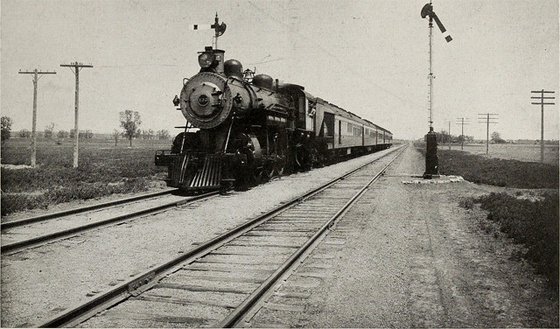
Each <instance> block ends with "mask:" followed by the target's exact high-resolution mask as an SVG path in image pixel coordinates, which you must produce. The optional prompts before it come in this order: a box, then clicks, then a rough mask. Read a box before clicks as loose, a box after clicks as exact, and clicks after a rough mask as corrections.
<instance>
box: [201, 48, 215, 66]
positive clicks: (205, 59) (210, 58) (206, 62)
mask: <svg viewBox="0 0 560 329" xmlns="http://www.w3.org/2000/svg"><path fill="white" fill-rule="evenodd" d="M213 62H214V54H212V53H206V52H205V53H202V54H200V55H198V64H199V65H200V67H202V68H203V69H207V68H209V67H210V66H212V63H213Z"/></svg>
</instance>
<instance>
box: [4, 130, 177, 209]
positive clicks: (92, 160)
mask: <svg viewBox="0 0 560 329" xmlns="http://www.w3.org/2000/svg"><path fill="white" fill-rule="evenodd" d="M29 144H30V141H29V140H26V139H10V140H8V141H7V142H6V143H5V144H4V145H2V182H1V184H2V185H1V186H2V215H6V214H9V213H12V212H15V211H20V210H24V209H32V208H45V207H47V206H48V205H49V204H55V203H60V202H67V201H71V200H77V199H91V198H96V197H101V196H105V195H110V194H113V193H134V192H139V191H145V190H147V189H148V188H149V187H150V186H151V185H152V184H153V181H161V180H162V178H163V177H164V174H163V173H164V172H165V168H161V167H156V166H155V165H154V154H155V151H156V150H158V149H169V147H170V144H171V142H170V141H156V140H137V141H133V147H132V148H128V142H127V141H124V140H122V141H119V144H118V146H116V147H115V145H114V141H112V140H84V141H81V143H80V152H79V155H80V157H79V167H78V168H72V163H73V144H72V142H71V141H69V140H67V141H65V142H62V143H61V144H60V145H58V144H57V143H56V142H55V141H54V140H40V141H39V143H38V145H37V165H38V166H37V167H36V168H25V167H24V166H21V165H29V164H30V155H31V148H30V145H29ZM6 165H20V166H19V167H24V168H20V169H8V168H13V167H12V166H6ZM16 167H18V166H16Z"/></svg>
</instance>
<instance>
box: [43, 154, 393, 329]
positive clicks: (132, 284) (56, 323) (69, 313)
mask: <svg viewBox="0 0 560 329" xmlns="http://www.w3.org/2000/svg"><path fill="white" fill-rule="evenodd" d="M397 150H399V149H395V151H397ZM403 150H404V147H403V148H402V150H400V152H399V153H398V154H397V155H396V156H395V159H396V158H397V157H398V155H400V154H401V153H402V151H403ZM393 152H394V151H393ZM393 152H390V153H388V154H391V153H393ZM388 154H387V155H388ZM375 161H378V159H376V160H373V161H371V162H368V163H366V164H364V165H362V166H360V167H359V168H356V169H354V170H351V171H349V172H347V173H346V174H344V175H342V176H340V177H338V178H335V179H333V180H331V181H329V182H328V183H326V184H323V185H322V186H320V187H318V188H315V189H313V190H312V191H309V192H307V193H305V194H303V195H301V196H298V197H295V198H293V199H291V200H290V201H288V202H286V203H283V204H281V205H280V206H279V207H277V208H275V209H272V210H270V211H268V212H266V213H264V214H262V215H260V216H258V217H256V218H254V219H251V220H249V221H247V222H245V223H243V224H241V225H239V226H237V227H235V228H233V229H232V230H230V231H228V232H226V233H224V234H222V235H219V236H217V237H215V238H213V239H212V240H209V241H207V242H206V243H204V244H201V245H199V246H197V247H195V248H193V249H191V250H190V251H188V252H185V253H183V254H181V255H180V256H178V257H176V258H174V259H172V260H170V261H169V262H167V263H165V264H162V265H160V266H158V267H156V268H153V269H150V270H148V271H146V272H144V273H141V274H139V275H136V276H135V277H133V278H132V279H131V280H129V281H127V282H124V283H121V284H120V285H118V286H115V287H114V288H113V289H111V290H110V291H107V292H105V293H104V294H101V295H99V296H98V297H96V298H94V299H92V300H90V301H88V302H86V303H84V304H80V305H77V306H75V307H73V308H69V309H68V310H66V311H64V312H62V313H60V314H59V315H57V316H55V317H54V318H52V319H50V320H48V321H47V322H45V323H42V324H40V325H38V326H39V327H61V326H65V327H66V326H73V325H77V324H79V323H81V322H83V321H85V320H87V319H88V318H90V317H92V316H94V315H95V314H97V313H98V312H100V311H102V310H106V309H108V308H110V307H112V306H114V305H116V304H118V303H120V302H122V301H124V300H126V299H128V298H130V297H132V296H138V295H140V294H141V293H142V292H144V291H146V290H148V289H150V288H152V287H154V286H155V285H156V284H157V283H158V281H159V280H160V279H162V278H163V277H164V276H166V275H168V274H169V273H172V272H174V271H176V270H178V269H180V268H181V267H182V266H183V265H184V264H185V263H192V262H194V261H195V260H197V259H199V258H201V257H203V256H206V255H208V254H210V253H211V252H212V251H214V250H216V249H218V248H220V247H222V246H224V245H225V244H227V243H229V242H231V241H232V240H234V239H236V238H238V237H240V236H242V235H243V234H245V233H247V232H249V231H250V230H252V229H254V228H256V227H257V226H259V225H261V224H263V223H265V222H267V221H269V220H270V219H272V218H274V217H275V216H277V215H279V214H280V213H283V212H284V211H286V210H288V209H289V208H292V207H294V206H296V205H298V204H300V203H301V202H303V201H305V200H307V199H310V198H311V197H313V196H315V195H318V194H319V193H321V192H323V191H324V190H326V189H328V188H329V187H331V186H333V185H334V184H336V183H337V182H339V181H341V180H344V179H345V178H347V177H348V176H350V175H352V174H354V173H356V172H357V171H359V170H360V169H362V168H364V167H366V166H368V165H370V164H371V163H373V162H375ZM392 161H394V159H393V160H391V162H392ZM391 162H390V163H391ZM390 163H389V164H387V165H386V166H385V167H384V168H383V169H382V170H380V171H379V173H378V174H377V175H375V177H374V178H372V179H371V180H370V181H369V182H368V183H367V184H366V186H364V187H363V188H362V189H361V190H360V191H359V192H358V193H357V194H356V195H355V196H354V197H353V198H352V200H350V201H348V202H346V204H345V206H344V207H343V208H342V209H340V210H339V211H337V213H336V214H335V216H333V217H332V218H331V219H330V220H329V221H327V222H326V223H324V225H322V226H321V228H320V230H319V231H318V232H317V233H315V234H314V235H313V236H312V237H311V239H310V240H309V241H308V242H307V243H305V244H304V245H303V246H301V247H300V248H299V249H297V251H296V252H295V253H294V254H293V255H292V256H290V258H289V259H288V260H287V261H286V262H284V264H283V265H281V267H279V268H278V270H276V271H275V272H274V274H273V275H271V276H270V277H269V278H268V279H267V280H266V281H265V282H264V283H262V284H261V285H260V287H259V288H258V289H257V290H256V291H254V292H253V293H252V294H251V295H250V297H249V298H247V299H246V300H245V301H244V302H243V303H242V304H241V305H239V306H238V307H237V308H236V309H235V311H234V312H232V313H231V314H230V315H229V316H228V317H227V318H226V319H225V320H223V321H222V322H221V323H220V324H219V325H220V326H224V327H228V326H232V325H234V324H235V323H237V322H238V321H239V319H240V318H242V316H243V315H244V314H245V313H246V312H247V311H248V310H249V309H251V307H252V306H253V305H254V304H255V302H256V301H258V299H259V298H260V297H261V296H263V294H264V293H265V292H266V290H268V289H270V288H271V287H273V285H274V283H275V282H276V280H277V279H278V278H279V277H281V275H282V274H283V273H284V272H285V271H286V269H289V268H290V267H291V266H293V265H294V264H295V263H297V260H298V259H299V258H300V257H301V255H302V254H303V253H305V251H306V250H307V249H308V248H309V247H310V246H312V245H313V244H314V242H316V241H317V239H318V238H319V237H320V236H321V235H322V234H325V233H326V232H327V230H328V228H329V227H330V226H331V225H332V224H333V223H334V221H335V220H336V219H338V218H339V217H340V216H341V215H342V214H344V213H345V212H346V210H347V209H348V208H349V207H350V206H351V205H352V204H353V202H355V201H356V200H357V199H358V198H359V197H360V196H361V194H363V193H364V191H365V190H366V189H367V188H368V187H369V185H371V184H372V183H373V182H374V181H375V180H377V179H378V178H379V176H380V175H382V174H383V173H384V171H385V170H386V168H387V167H388V166H389V165H390Z"/></svg>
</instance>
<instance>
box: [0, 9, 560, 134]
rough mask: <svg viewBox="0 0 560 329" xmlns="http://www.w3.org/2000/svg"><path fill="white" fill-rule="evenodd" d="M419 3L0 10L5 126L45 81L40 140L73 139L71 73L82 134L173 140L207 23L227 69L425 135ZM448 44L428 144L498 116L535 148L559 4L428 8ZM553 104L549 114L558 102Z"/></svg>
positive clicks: (443, 45) (554, 84) (27, 124)
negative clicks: (537, 94)
mask: <svg viewBox="0 0 560 329" xmlns="http://www.w3.org/2000/svg"><path fill="white" fill-rule="evenodd" d="M426 2H428V0H421V1H420V0H362V1H350V0H348V1H339V0H336V1H335V0H290V1H289V0H275V1H268V0H251V1H247V0H223V1H201V0H192V1H191V0H180V1H179V0H89V1H84V0H44V1H38V0H34V1H30V0H2V2H1V8H0V9H1V57H0V58H1V61H0V70H1V79H0V83H1V85H0V92H1V94H0V98H1V102H0V105H1V108H0V111H1V113H2V116H9V117H10V118H12V120H13V122H14V123H13V126H12V129H13V130H15V131H17V130H20V129H28V130H31V121H32V109H33V83H32V76H31V75H23V74H18V71H19V70H24V71H27V70H33V69H35V68H37V69H39V70H44V71H56V72H57V74H56V75H43V76H42V77H41V79H40V80H39V86H38V116H37V129H38V130H43V129H44V128H45V127H46V126H47V125H49V124H51V123H54V124H55V131H58V130H70V129H72V128H73V126H74V90H75V77H74V74H73V73H72V71H71V69H70V68H66V67H60V65H61V64H68V63H70V62H75V61H77V62H82V63H87V64H92V65H93V68H84V69H82V70H81V71H80V103H79V109H80V118H79V122H80V124H79V127H80V130H85V129H89V130H92V131H93V132H96V133H110V132H112V131H113V130H114V129H118V128H119V112H120V111H124V110H135V111H138V112H139V113H140V115H141V118H142V125H141V127H140V128H141V129H146V130H147V129H153V130H154V131H156V130H160V129H167V130H169V131H170V132H171V133H172V135H174V134H175V133H177V132H179V130H178V129H176V128H174V127H176V126H182V125H184V118H183V116H182V115H181V113H180V111H177V110H175V107H174V106H173V104H172V99H173V97H174V96H175V95H177V94H179V93H180V91H181V87H182V81H183V78H185V77H191V76H192V75H194V74H196V73H197V72H198V70H199V67H198V62H197V52H198V51H201V50H203V49H204V46H209V45H211V44H212V36H213V31H212V30H199V31H192V30H190V29H189V26H190V25H191V24H211V23H213V21H214V16H215V14H216V12H217V13H218V15H219V18H220V21H223V22H225V23H226V24H227V30H226V32H225V33H224V35H223V36H221V37H220V38H219V41H218V46H219V48H221V49H223V50H225V51H226V56H225V57H226V59H230V58H235V59H237V60H239V61H241V63H242V64H243V65H244V68H251V69H255V68H256V71H257V74H258V73H266V74H269V75H271V76H272V77H274V78H278V79H280V80H281V81H285V82H290V83H296V84H299V85H303V86H305V90H306V91H308V92H309V93H311V94H313V95H315V96H318V97H321V98H323V99H325V100H327V101H329V102H331V103H334V104H336V105H338V106H340V107H342V108H344V109H346V110H348V111H350V112H353V113H355V114H357V115H359V116H361V117H363V118H365V119H369V120H371V121H372V122H374V123H376V124H378V125H380V126H382V127H384V128H386V129H389V130H390V131H392V132H393V134H394V136H395V138H402V139H415V138H420V137H422V136H423V135H424V134H425V133H427V132H428V127H429V124H428V117H429V111H428V93H429V88H428V72H429V69H428V67H429V66H428V59H429V56H428V53H429V52H428V49H429V47H428V40H429V38H428V20H427V19H422V18H421V16H420V10H421V8H422V7H423V6H424V5H425V4H426ZM433 6H434V11H435V12H436V14H437V15H438V16H439V18H440V19H441V21H442V22H443V24H444V25H445V27H446V28H447V30H448V33H449V34H451V36H452V37H453V41H452V42H450V43H447V42H446V41H445V39H444V35H443V34H442V33H440V31H439V30H438V29H437V28H434V29H433V33H434V35H433V72H434V75H435V80H434V85H433V88H434V89H433V121H434V124H433V125H434V129H435V130H436V131H441V130H446V131H447V130H448V129H449V126H451V133H452V134H453V135H458V134H460V131H461V127H460V125H458V124H457V122H458V121H459V120H458V118H468V119H469V120H468V121H469V122H470V123H469V124H468V125H465V127H464V129H465V131H464V133H465V135H469V136H474V137H475V138H478V139H484V138H486V125H485V124H483V123H479V122H478V116H479V114H480V113H494V114H497V118H498V119H497V122H498V123H497V124H494V125H491V127H490V133H492V132H494V131H497V132H499V133H500V135H501V136H502V138H505V139H525V138H526V139H540V133H541V110H540V106H537V105H531V91H532V90H541V89H545V90H553V91H555V92H556V93H555V94H554V96H555V97H558V84H559V54H558V51H559V30H558V17H559V16H558V14H559V9H558V1H557V0H472V1H470V0H469V1H457V0H433ZM555 102H556V104H558V103H557V101H555ZM558 122H559V119H558V105H553V106H547V107H545V127H544V129H545V139H558V134H559V133H558Z"/></svg>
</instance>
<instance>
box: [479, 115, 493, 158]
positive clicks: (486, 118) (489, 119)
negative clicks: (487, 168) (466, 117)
mask: <svg viewBox="0 0 560 329" xmlns="http://www.w3.org/2000/svg"><path fill="white" fill-rule="evenodd" d="M478 123H486V154H488V140H489V139H490V124H496V123H498V115H497V114H496V113H478Z"/></svg>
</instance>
